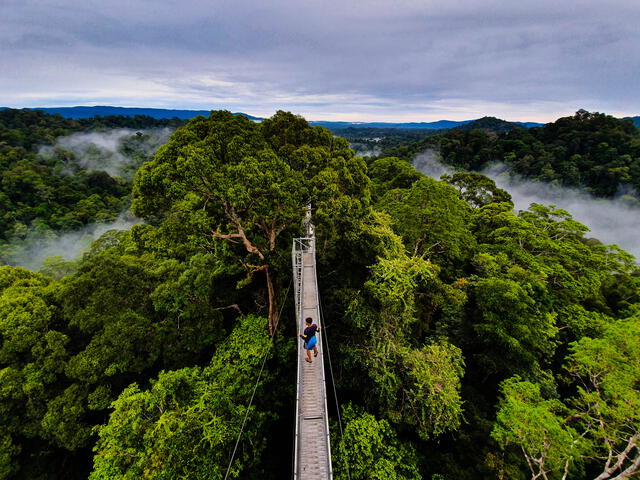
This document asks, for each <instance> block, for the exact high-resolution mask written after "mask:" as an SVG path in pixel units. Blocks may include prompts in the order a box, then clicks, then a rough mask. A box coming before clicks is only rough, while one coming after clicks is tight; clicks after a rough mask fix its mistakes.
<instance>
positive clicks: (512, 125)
mask: <svg viewBox="0 0 640 480" xmlns="http://www.w3.org/2000/svg"><path fill="white" fill-rule="evenodd" d="M539 126H542V124H541V123H534V122H528V123H522V122H507V121H506V120H502V119H500V118H496V117H482V118H479V119H478V120H474V121H472V122H469V123H465V124H464V125H460V126H459V127H456V129H457V130H478V129H479V130H491V131H493V132H509V131H511V130H514V129H516V128H523V127H524V128H530V127H539Z"/></svg>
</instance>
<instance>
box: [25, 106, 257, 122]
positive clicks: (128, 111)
mask: <svg viewBox="0 0 640 480" xmlns="http://www.w3.org/2000/svg"><path fill="white" fill-rule="evenodd" d="M28 110H41V111H43V112H45V113H50V114H58V115H60V116H62V117H65V118H72V119H77V118H92V117H107V116H111V115H113V116H123V117H134V116H136V115H144V116H147V117H151V118H155V119H163V118H179V119H180V120H188V119H189V118H193V117H197V116H198V115H204V116H206V117H208V116H209V113H210V110H172V109H164V108H136V107H131V108H130V107H110V106H96V107H83V106H79V107H43V108H40V107H38V108H29V109H28ZM237 115H244V116H246V117H247V118H249V119H250V120H262V118H260V117H253V116H251V115H247V114H246V113H237Z"/></svg>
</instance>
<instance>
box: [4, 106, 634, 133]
mask: <svg viewBox="0 0 640 480" xmlns="http://www.w3.org/2000/svg"><path fill="white" fill-rule="evenodd" d="M3 109H4V108H0V110H3ZM29 110H41V111H43V112H45V113H50V114H58V115H61V116H62V117H65V118H71V119H78V118H93V117H106V116H123V117H134V116H136V115H144V116H148V117H151V118H155V119H169V118H178V119H180V120H188V119H190V118H193V117H197V116H198V115H204V116H208V115H209V112H210V111H209V110H173V109H165V108H138V107H111V106H93V107H88V106H77V107H37V108H29ZM236 115H244V116H246V117H247V118H249V119H251V120H254V121H260V120H262V118H261V117H255V116H252V115H248V114H246V113H241V112H237V113H236ZM632 120H633V121H634V123H636V125H638V124H639V122H640V117H633V118H632ZM478 122H480V123H478ZM309 124H311V125H313V126H316V125H318V126H321V127H324V128H327V129H329V130H331V131H332V132H336V131H344V130H345V129H350V128H355V129H364V128H367V129H385V130H389V129H402V130H448V129H451V128H457V127H462V126H466V125H469V126H471V125H473V126H472V127H466V128H480V129H487V130H495V131H505V130H504V129H505V128H506V129H512V128H515V126H518V125H519V126H522V127H525V128H531V127H539V126H542V124H541V123H536V122H507V121H505V120H500V119H497V118H495V117H483V118H480V119H477V120H461V121H454V120H438V121H436V122H402V123H394V122H329V121H323V120H317V121H309Z"/></svg>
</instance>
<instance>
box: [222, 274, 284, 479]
mask: <svg viewBox="0 0 640 480" xmlns="http://www.w3.org/2000/svg"><path fill="white" fill-rule="evenodd" d="M292 282H293V277H291V278H290V279H289V286H288V287H287V291H286V292H285V294H284V297H283V300H282V305H281V306H280V313H279V314H278V322H277V323H276V325H275V326H274V327H273V332H271V339H270V342H269V348H267V351H266V352H265V354H264V357H262V365H261V367H260V373H258V378H257V379H256V383H255V385H254V386H253V393H252V394H251V399H250V400H249V405H247V411H246V412H245V414H244V420H242V426H241V427H240V432H239V433H238V438H237V439H236V444H235V446H234V447H233V453H232V454H231V459H230V460H229V466H228V467H227V473H225V475H224V480H227V477H228V476H229V472H230V471H231V465H233V459H234V458H235V456H236V451H237V450H238V445H239V444H240V437H242V433H243V432H244V427H245V425H246V423H247V418H248V417H249V411H250V410H251V405H252V404H253V398H254V397H255V395H256V390H257V389H258V384H259V383H260V378H262V371H263V370H264V366H265V364H266V363H267V357H268V355H269V352H270V351H271V345H273V338H274V337H275V335H276V331H277V327H278V324H279V323H280V316H281V315H282V310H284V305H285V301H286V299H287V296H288V295H289V289H290V288H291V283H292Z"/></svg>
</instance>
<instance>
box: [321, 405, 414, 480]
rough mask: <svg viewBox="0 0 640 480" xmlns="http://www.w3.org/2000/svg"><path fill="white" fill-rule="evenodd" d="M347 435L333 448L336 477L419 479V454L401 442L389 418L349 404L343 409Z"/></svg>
mask: <svg viewBox="0 0 640 480" xmlns="http://www.w3.org/2000/svg"><path fill="white" fill-rule="evenodd" d="M342 418H343V421H344V422H345V426H344V435H343V436H342V438H341V439H340V442H339V443H338V444H337V448H335V449H334V452H333V456H334V468H335V470H334V474H335V478H336V479H341V480H344V479H347V478H351V479H353V480H369V479H371V480H387V479H389V480H391V479H393V480H408V479H413V480H419V479H421V478H422V475H420V472H419V469H418V462H417V456H416V452H415V450H414V448H413V447H412V446H411V444H408V443H406V442H401V441H399V440H398V438H397V433H396V432H395V431H394V430H393V428H392V427H391V425H389V423H388V422H387V421H386V420H376V418H375V417H374V416H373V415H371V414H370V413H366V412H363V411H360V410H357V409H356V408H354V407H353V406H351V405H347V406H346V407H345V408H344V409H343V413H342Z"/></svg>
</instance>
